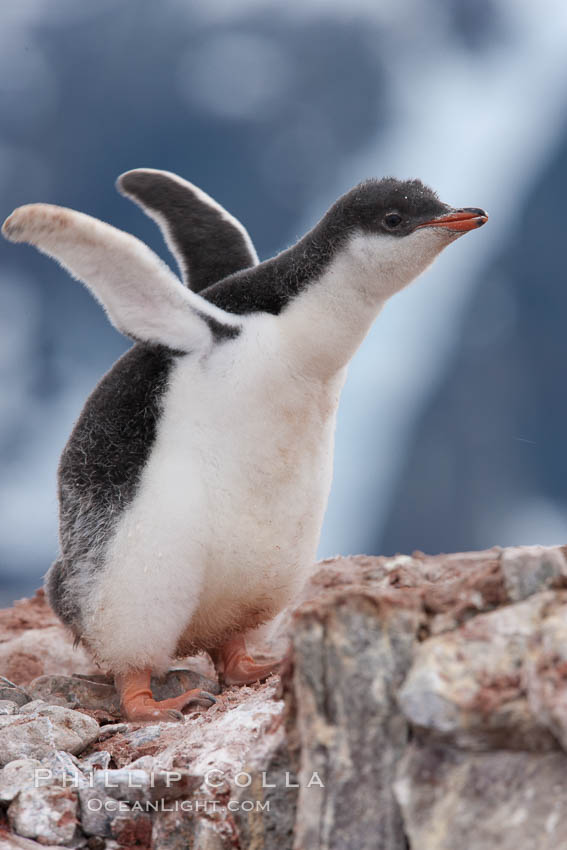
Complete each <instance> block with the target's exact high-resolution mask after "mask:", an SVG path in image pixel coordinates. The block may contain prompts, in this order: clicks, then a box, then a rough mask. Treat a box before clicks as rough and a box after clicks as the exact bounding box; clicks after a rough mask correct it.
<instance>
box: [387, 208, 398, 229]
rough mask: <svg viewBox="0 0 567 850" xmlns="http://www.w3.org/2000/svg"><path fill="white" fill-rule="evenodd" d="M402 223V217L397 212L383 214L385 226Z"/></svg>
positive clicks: (392, 226)
mask: <svg viewBox="0 0 567 850" xmlns="http://www.w3.org/2000/svg"><path fill="white" fill-rule="evenodd" d="M401 223H402V217H401V215H399V214H398V213H394V212H393V213H388V215H385V216H384V224H385V225H386V227H389V228H392V229H393V228H395V227H397V226H398V225H399V224H401Z"/></svg>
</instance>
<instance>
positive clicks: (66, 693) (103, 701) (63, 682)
mask: <svg viewBox="0 0 567 850" xmlns="http://www.w3.org/2000/svg"><path fill="white" fill-rule="evenodd" d="M191 688H201V689H203V690H208V691H211V693H215V694H218V693H219V690H220V688H219V685H218V683H217V682H215V681H213V680H212V679H209V678H207V677H205V676H202V675H201V674H199V673H193V672H192V671H191V670H185V669H173V670H169V671H168V672H167V674H166V675H165V676H162V677H160V678H158V677H152V691H153V694H154V696H155V698H156V699H169V698H170V697H176V696H179V695H180V694H182V693H183V692H184V691H186V690H189V689H191ZM28 693H29V695H30V697H31V698H32V699H34V700H35V699H41V700H44V701H45V702H48V703H49V704H50V705H63V706H67V707H68V708H86V709H89V710H91V711H107V712H109V713H110V714H114V715H116V716H120V713H121V712H120V698H119V696H118V693H117V692H116V688H115V687H114V682H113V680H112V678H111V677H108V676H100V675H99V676H86V675H84V676H38V677H37V678H36V679H34V680H33V681H32V682H31V683H30V684H29V686H28Z"/></svg>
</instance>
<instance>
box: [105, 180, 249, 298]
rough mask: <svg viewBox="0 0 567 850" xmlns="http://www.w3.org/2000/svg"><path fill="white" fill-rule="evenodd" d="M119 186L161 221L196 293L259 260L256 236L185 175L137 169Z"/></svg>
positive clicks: (121, 181)
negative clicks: (184, 177)
mask: <svg viewBox="0 0 567 850" xmlns="http://www.w3.org/2000/svg"><path fill="white" fill-rule="evenodd" d="M116 187H117V189H118V191H119V192H120V193H121V194H122V195H125V196H126V197H127V198H130V199H131V200H132V201H134V202H135V203H136V204H138V206H140V207H141V208H142V210H143V211H144V212H145V213H146V215H148V216H149V217H150V218H152V219H153V220H154V221H155V222H156V224H157V225H158V226H159V228H160V229H161V231H162V234H163V236H164V239H165V241H166V243H167V245H168V247H169V249H170V251H171V253H172V254H173V255H174V257H175V259H176V260H177V264H178V266H179V268H180V271H181V274H182V277H183V281H184V283H185V284H186V286H188V287H189V288H190V289H192V290H193V292H201V290H203V289H205V287H207V286H210V285H211V284H213V283H216V282H217V281H218V280H222V279H223V278H225V277H228V275H230V274H233V273H234V272H237V271H240V270H241V269H246V268H249V267H250V266H255V265H257V263H258V256H257V254H256V251H255V249H254V246H253V244H252V240H251V239H250V236H249V235H248V232H247V230H246V229H245V228H244V227H243V225H242V224H241V223H240V222H239V221H238V219H236V218H234V216H232V215H230V213H228V212H227V211H226V210H225V209H224V208H223V207H222V206H221V205H220V204H218V203H217V202H216V201H214V200H213V198H211V197H210V196H209V195H207V194H206V193H205V192H203V191H202V190H201V189H199V188H197V186H194V185H193V184H192V183H189V182H188V181H187V180H183V178H182V177H178V176H177V175H176V174H172V173H171V172H170V171H158V170H155V169H153V168H136V169H134V170H133V171H126V172H125V173H124V174H121V175H120V177H119V178H118V180H117V181H116Z"/></svg>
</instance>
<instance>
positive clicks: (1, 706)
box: [0, 699, 20, 715]
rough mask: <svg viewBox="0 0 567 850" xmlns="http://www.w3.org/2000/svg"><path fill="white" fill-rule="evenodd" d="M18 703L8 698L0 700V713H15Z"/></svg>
mask: <svg viewBox="0 0 567 850" xmlns="http://www.w3.org/2000/svg"><path fill="white" fill-rule="evenodd" d="M19 707H20V706H19V705H18V704H17V703H16V702H13V701H12V700H9V699H2V700H0V715H1V714H17V712H18V709H19Z"/></svg>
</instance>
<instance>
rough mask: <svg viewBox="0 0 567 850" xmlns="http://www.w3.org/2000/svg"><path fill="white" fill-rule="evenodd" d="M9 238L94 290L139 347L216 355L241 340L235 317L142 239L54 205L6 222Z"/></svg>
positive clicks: (29, 209)
mask: <svg viewBox="0 0 567 850" xmlns="http://www.w3.org/2000/svg"><path fill="white" fill-rule="evenodd" d="M2 232H3V234H4V236H5V237H6V238H7V239H9V240H10V241H12V242H29V243H30V244H31V245H35V246H36V248H38V249H39V250H40V251H42V252H43V253H44V254H47V255H48V256H50V257H53V258H54V259H55V260H57V261H58V262H59V263H61V265H62V266H64V268H66V269H67V270H68V271H69V272H70V273H71V274H72V275H73V276H74V277H76V278H78V279H79V280H81V281H82V282H83V283H85V284H86V286H87V287H88V288H89V289H90V290H91V292H92V293H93V295H94V296H95V297H96V298H97V299H98V300H99V301H100V303H101V304H102V305H103V307H104V308H105V310H106V312H107V314H108V317H109V319H110V321H111V322H112V324H113V325H114V326H115V327H116V328H118V330H119V331H121V332H122V333H124V334H126V335H127V336H130V337H132V338H133V339H135V340H138V341H143V342H150V343H157V344H161V345H165V346H167V347H168V348H171V349H174V350H176V351H180V352H193V351H197V350H204V349H206V348H208V346H209V345H210V343H211V339H212V336H213V335H215V336H217V337H218V336H221V337H225V338H226V337H228V338H230V337H233V336H236V335H237V334H238V330H239V323H238V321H237V320H236V319H235V318H234V316H231V315H230V314H229V313H226V312H225V311H223V310H220V309H219V308H217V307H215V306H214V305H212V304H210V303H209V302H207V301H205V299H203V298H201V297H200V296H199V295H196V294H195V293H194V292H190V291H189V290H188V289H186V288H185V287H183V286H181V285H180V281H179V280H178V278H176V276H175V275H174V274H173V272H172V271H171V270H170V269H169V268H168V266H167V265H166V264H165V263H164V262H162V260H160V258H159V257H158V256H157V255H156V254H154V252H153V251H152V250H150V248H148V246H147V245H145V244H144V243H143V242H141V241H140V240H139V239H136V237H135V236H131V235H130V234H129V233H124V232H123V231H122V230H118V229H117V228H115V227H112V226H111V225H109V224H105V223H104V222H102V221H99V220H98V219H96V218H92V217H91V216H88V215H85V214H84V213H80V212H76V211H75V210H70V209H66V208H64V207H57V206H53V205H51V204H28V205H27V206H23V207H19V208H18V209H16V210H15V211H14V212H13V213H12V215H11V216H9V218H7V219H6V221H5V222H4V225H3V227H2Z"/></svg>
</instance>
